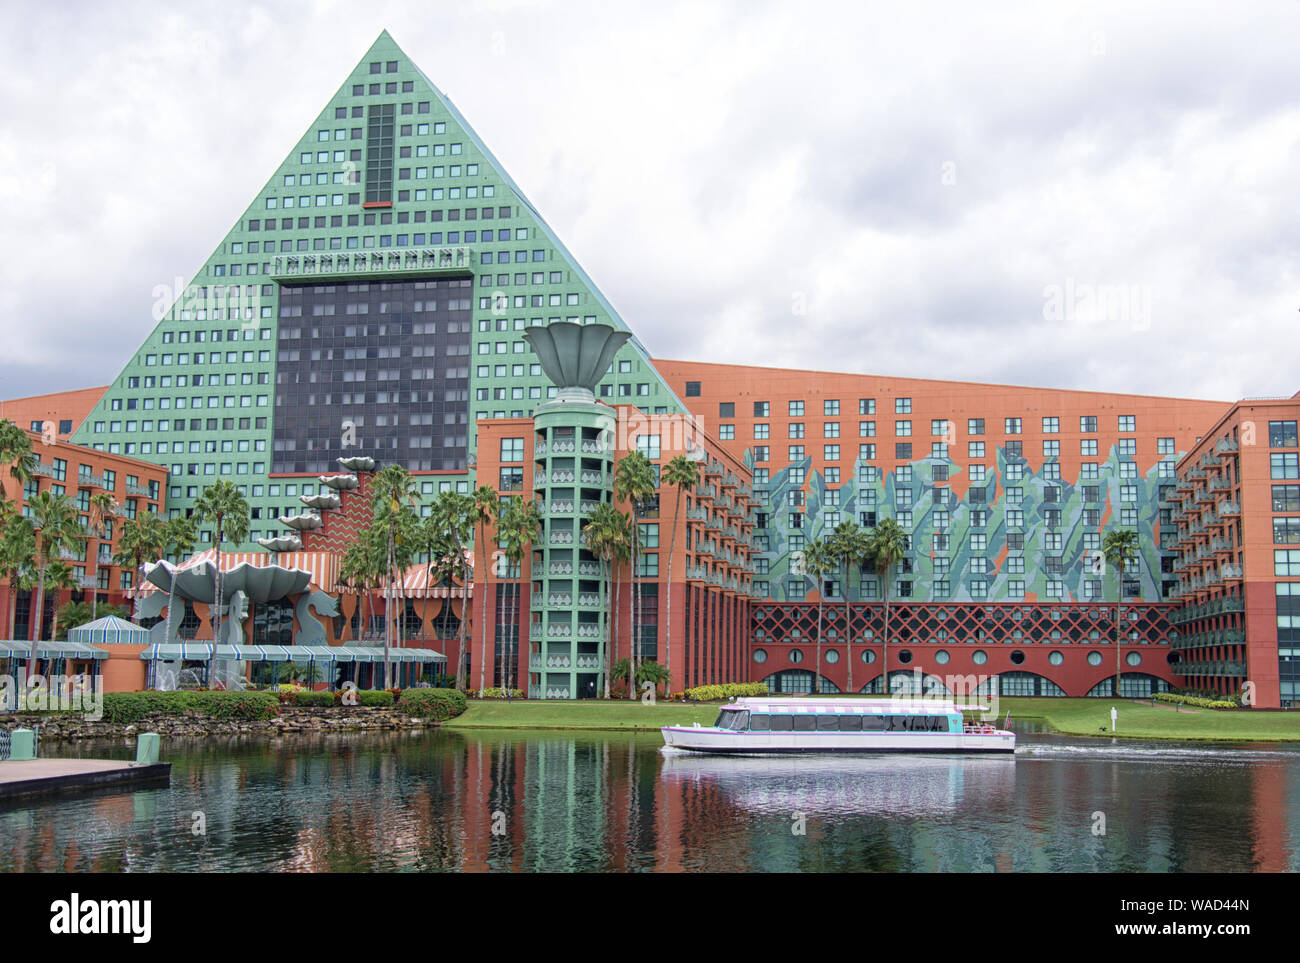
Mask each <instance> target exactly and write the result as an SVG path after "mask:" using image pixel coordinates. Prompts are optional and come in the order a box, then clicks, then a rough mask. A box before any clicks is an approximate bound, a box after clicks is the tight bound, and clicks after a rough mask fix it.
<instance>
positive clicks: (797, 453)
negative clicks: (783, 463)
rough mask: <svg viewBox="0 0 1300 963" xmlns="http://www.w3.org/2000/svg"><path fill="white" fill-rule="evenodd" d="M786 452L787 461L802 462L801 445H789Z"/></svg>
mask: <svg viewBox="0 0 1300 963" xmlns="http://www.w3.org/2000/svg"><path fill="white" fill-rule="evenodd" d="M787 451H788V458H787V461H802V460H803V445H790V446H788V449H787Z"/></svg>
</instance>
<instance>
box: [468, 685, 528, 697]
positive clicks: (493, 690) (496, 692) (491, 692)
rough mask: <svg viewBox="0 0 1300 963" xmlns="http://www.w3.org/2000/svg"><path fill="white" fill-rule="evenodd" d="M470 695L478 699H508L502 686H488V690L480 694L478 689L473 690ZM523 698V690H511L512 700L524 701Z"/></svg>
mask: <svg viewBox="0 0 1300 963" xmlns="http://www.w3.org/2000/svg"><path fill="white" fill-rule="evenodd" d="M469 694H470V695H471V696H473V697H474V698H476V699H504V698H505V697H506V690H505V689H503V688H501V687H500V686H488V688H486V689H484V690H483V691H482V692H479V691H478V690H477V689H471V690H470V693H469ZM523 697H524V690H523V689H511V690H510V698H512V699H522V698H523Z"/></svg>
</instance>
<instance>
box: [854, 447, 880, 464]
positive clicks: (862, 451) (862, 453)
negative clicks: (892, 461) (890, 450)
mask: <svg viewBox="0 0 1300 963" xmlns="http://www.w3.org/2000/svg"><path fill="white" fill-rule="evenodd" d="M858 457H859V458H861V459H862V460H863V461H875V460H876V446H875V445H858Z"/></svg>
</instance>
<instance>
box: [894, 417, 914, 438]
mask: <svg viewBox="0 0 1300 963" xmlns="http://www.w3.org/2000/svg"><path fill="white" fill-rule="evenodd" d="M911 434H912V423H911V422H910V421H895V422H894V437H896V438H907V437H909V436H910V435H911Z"/></svg>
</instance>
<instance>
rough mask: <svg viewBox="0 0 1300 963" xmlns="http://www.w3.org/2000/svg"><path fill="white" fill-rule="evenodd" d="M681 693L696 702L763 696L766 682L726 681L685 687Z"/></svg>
mask: <svg viewBox="0 0 1300 963" xmlns="http://www.w3.org/2000/svg"><path fill="white" fill-rule="evenodd" d="M682 695H683V696H684V697H685V698H687V699H694V700H695V701H696V702H716V701H718V700H719V699H730V698H731V697H732V696H737V697H740V696H765V695H767V683H766V682H726V683H723V684H722V685H697V686H696V687H695V688H694V689H687V690H686V691H685V692H683V693H682Z"/></svg>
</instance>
